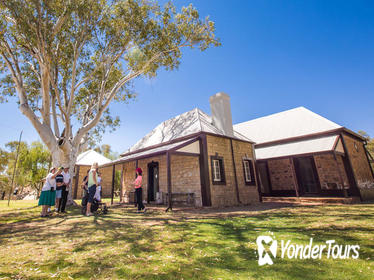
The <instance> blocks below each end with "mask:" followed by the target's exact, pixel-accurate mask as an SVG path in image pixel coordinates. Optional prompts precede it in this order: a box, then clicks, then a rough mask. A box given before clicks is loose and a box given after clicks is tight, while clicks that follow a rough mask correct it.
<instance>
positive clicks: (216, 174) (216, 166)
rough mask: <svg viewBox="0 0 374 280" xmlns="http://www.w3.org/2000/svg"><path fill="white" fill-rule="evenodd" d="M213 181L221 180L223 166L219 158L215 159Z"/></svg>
mask: <svg viewBox="0 0 374 280" xmlns="http://www.w3.org/2000/svg"><path fill="white" fill-rule="evenodd" d="M213 181H215V182H221V167H220V164H219V159H214V160H213Z"/></svg>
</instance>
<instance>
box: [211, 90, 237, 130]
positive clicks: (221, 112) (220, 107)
mask: <svg viewBox="0 0 374 280" xmlns="http://www.w3.org/2000/svg"><path fill="white" fill-rule="evenodd" d="M209 101H210V110H211V111H212V118H213V124H214V125H215V126H216V127H217V128H219V129H220V130H222V131H223V132H224V133H225V135H226V136H234V130H233V127H232V118H231V106H230V96H228V95H227V94H226V93H224V92H219V93H216V94H215V95H213V96H211V97H210V99H209Z"/></svg>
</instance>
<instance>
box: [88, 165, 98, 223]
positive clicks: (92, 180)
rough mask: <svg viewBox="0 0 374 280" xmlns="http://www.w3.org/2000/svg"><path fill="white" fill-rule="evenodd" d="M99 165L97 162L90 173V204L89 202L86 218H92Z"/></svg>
mask: <svg viewBox="0 0 374 280" xmlns="http://www.w3.org/2000/svg"><path fill="white" fill-rule="evenodd" d="M98 167H99V165H98V163H97V162H94V163H93V164H92V166H91V169H90V171H89V172H88V202H87V210H86V216H91V215H92V213H91V204H92V202H93V200H94V196H95V193H96V186H97V184H98V175H97V169H98Z"/></svg>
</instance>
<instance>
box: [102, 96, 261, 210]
mask: <svg viewBox="0 0 374 280" xmlns="http://www.w3.org/2000/svg"><path fill="white" fill-rule="evenodd" d="M210 105H211V111H212V116H209V115H207V114H206V113H204V112H202V111H201V110H199V109H193V110H191V111H189V112H186V113H183V114H181V115H179V116H176V117H174V118H172V119H169V120H167V121H164V122H163V123H161V124H160V125H158V126H157V127H156V128H155V129H153V130H152V131H151V132H150V133H148V134H147V135H146V136H145V137H143V138H142V139H141V140H139V141H138V142H137V143H136V144H135V145H134V146H132V147H131V148H130V149H129V150H128V151H127V152H125V153H123V154H122V155H121V157H120V158H119V159H117V160H115V161H112V162H111V163H108V164H104V165H102V166H100V169H101V170H102V171H103V170H112V174H114V171H115V170H120V171H121V186H120V197H121V200H123V201H125V202H133V200H134V189H133V186H132V185H131V183H132V182H133V181H134V179H135V169H136V168H137V167H140V168H142V170H143V200H145V201H146V202H147V203H158V204H165V205H166V204H168V205H169V206H171V204H174V203H178V204H184V205H191V206H197V207H199V206H213V207H221V206H232V205H238V204H250V203H252V202H258V201H259V195H258V188H257V180H256V175H255V174H256V166H255V157H254V143H253V142H252V141H251V140H249V138H247V137H245V136H243V135H241V134H240V133H238V132H237V131H236V130H234V129H233V125H232V119H231V108H230V98H229V96H228V95H226V94H225V93H218V94H216V95H214V96H212V97H211V98H210ZM113 178H114V177H113ZM103 181H104V182H103V191H104V192H106V193H108V192H110V190H112V195H113V190H114V180H107V181H106V180H103ZM169 194H171V198H172V199H171V200H169Z"/></svg>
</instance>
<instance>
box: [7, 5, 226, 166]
mask: <svg viewBox="0 0 374 280" xmlns="http://www.w3.org/2000/svg"><path fill="white" fill-rule="evenodd" d="M214 32H215V28H214V23H213V22H212V21H210V20H209V18H204V19H202V18H200V16H199V13H198V11H197V10H196V9H195V8H194V7H193V6H192V5H189V6H187V7H183V8H182V9H181V10H180V11H177V9H176V7H175V6H174V5H173V4H171V3H167V4H166V5H165V6H163V7H161V6H160V5H158V4H157V3H154V2H152V1H148V0H110V1H105V0H54V1H48V0H0V72H1V73H0V77H2V81H1V82H0V87H1V94H0V97H1V101H3V102H5V101H9V100H14V99H17V102H18V103H19V109H20V111H21V112H22V113H23V114H24V115H25V116H26V117H27V118H28V119H29V120H30V122H31V124H32V126H33V127H34V128H35V130H36V131H37V132H38V134H39V136H40V138H41V139H42V141H43V142H44V144H45V145H46V146H47V147H48V149H49V151H50V152H51V155H52V160H53V164H54V165H55V166H57V165H69V166H70V167H73V165H74V162H75V161H76V157H77V154H78V153H79V152H80V151H81V150H82V149H83V148H84V146H85V144H86V143H87V141H88V140H89V138H90V136H92V135H95V134H96V135H100V133H102V132H103V131H104V130H105V129H108V128H109V129H112V128H115V127H116V126H117V125H118V122H119V119H118V117H116V116H113V115H111V113H110V111H109V105H110V104H111V102H128V101H129V100H131V99H132V98H134V96H135V95H134V91H133V85H132V81H134V79H135V78H137V77H139V76H147V77H152V76H155V75H157V72H158V70H160V69H166V70H174V69H176V68H177V67H178V65H179V64H180V62H181V57H182V48H184V47H187V48H197V49H199V50H201V51H204V50H206V49H207V48H209V47H211V46H218V45H219V44H220V43H219V40H217V38H216V37H215V34H214ZM70 170H73V168H70Z"/></svg>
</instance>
